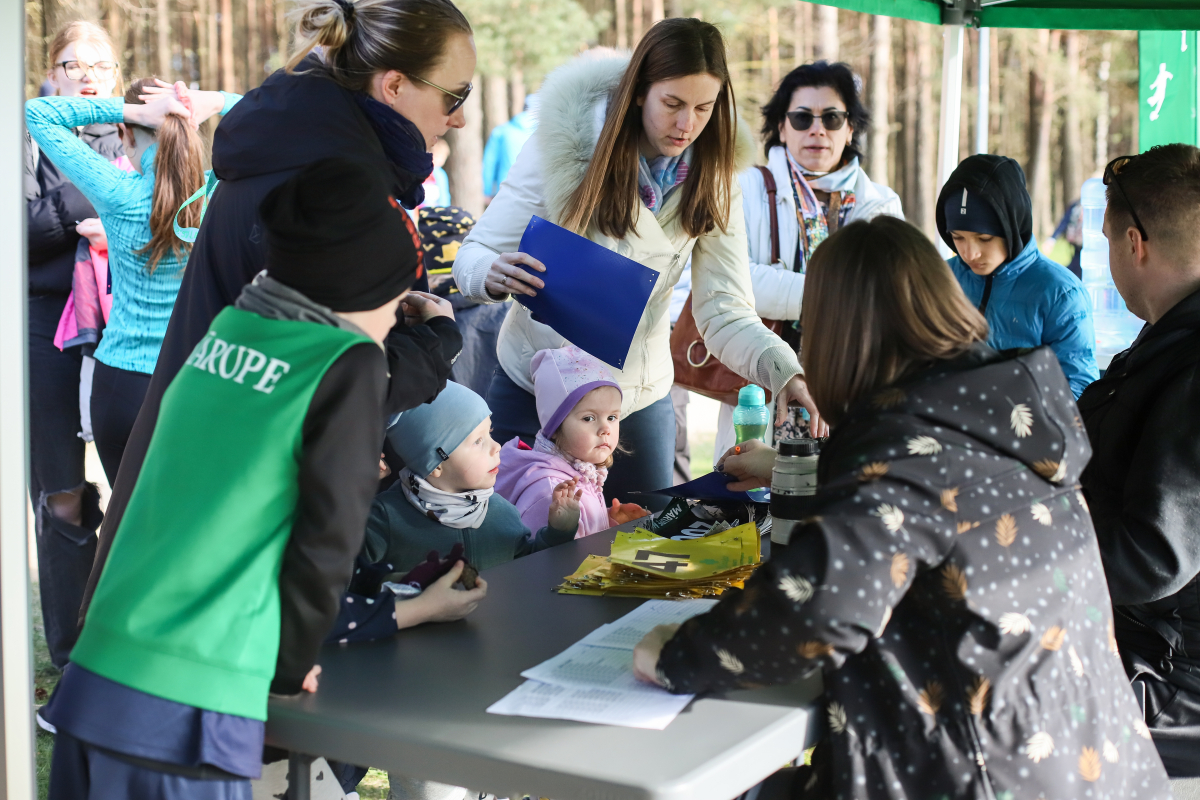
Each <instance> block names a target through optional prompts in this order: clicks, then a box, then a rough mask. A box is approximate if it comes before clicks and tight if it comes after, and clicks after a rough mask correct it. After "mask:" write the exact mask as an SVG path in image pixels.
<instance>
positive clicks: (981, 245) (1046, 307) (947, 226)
mask: <svg viewBox="0 0 1200 800" xmlns="http://www.w3.org/2000/svg"><path fill="white" fill-rule="evenodd" d="M937 228H938V233H940V234H941V236H942V238H943V239H944V240H945V241H946V244H948V245H949V246H950V247H951V248H953V249H954V250H955V252H957V253H958V255H957V256H955V257H954V258H952V259H950V268H951V270H952V271H953V272H954V276H955V277H956V278H958V283H959V285H960V286H962V290H963V292H964V293H965V294H966V296H967V299H968V300H970V301H971V303H973V304H974V305H975V307H976V308H978V309H979V310H980V311H981V312H982V313H983V315H984V317H985V318H986V319H987V322H988V326H989V327H990V328H991V333H990V334H989V336H988V342H987V343H988V344H989V345H990V346H992V347H994V348H996V349H997V350H1008V349H1012V348H1018V347H1041V346H1042V345H1048V346H1049V347H1050V349H1051V350H1053V351H1054V354H1055V355H1056V356H1058V362H1059V364H1060V365H1061V366H1062V370H1063V372H1064V373H1065V374H1066V376H1067V381H1068V382H1069V383H1070V384H1071V391H1072V392H1073V393H1074V395H1075V396H1076V397H1079V395H1080V394H1082V393H1083V390H1084V389H1085V388H1087V385H1088V384H1090V383H1091V382H1092V381H1094V380H1096V379H1097V378H1099V377H1100V372H1099V370H1098V369H1097V368H1096V356H1095V347H1096V336H1095V332H1094V330H1093V328H1092V304H1091V300H1090V298H1089V297H1088V294H1087V291H1086V290H1085V289H1084V288H1083V284H1082V283H1080V282H1079V279H1078V278H1076V277H1075V276H1074V275H1072V274H1071V272H1070V271H1069V270H1067V268H1066V267H1064V266H1062V265H1061V264H1058V263H1057V262H1054V261H1051V260H1050V259H1048V258H1046V257H1045V256H1043V255H1042V253H1041V251H1040V250H1038V246H1037V242H1036V241H1035V239H1034V238H1033V204H1032V202H1031V201H1030V198H1029V192H1028V191H1026V189H1025V173H1024V172H1023V171H1022V170H1021V166H1020V164H1018V163H1017V162H1016V161H1014V160H1012V159H1011V158H1007V157H1005V156H994V155H975V156H971V157H970V158H968V159H966V160H964V161H963V162H962V163H961V164H959V165H958V168H957V169H955V170H954V172H953V173H951V175H950V178H949V180H947V181H946V185H945V187H943V188H942V193H941V196H939V197H938V203H937Z"/></svg>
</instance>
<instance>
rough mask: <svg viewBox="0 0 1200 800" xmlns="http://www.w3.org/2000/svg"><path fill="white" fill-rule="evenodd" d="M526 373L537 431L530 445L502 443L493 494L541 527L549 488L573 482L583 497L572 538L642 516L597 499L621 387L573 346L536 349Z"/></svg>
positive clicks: (615, 431) (616, 428)
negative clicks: (530, 372) (529, 373)
mask: <svg viewBox="0 0 1200 800" xmlns="http://www.w3.org/2000/svg"><path fill="white" fill-rule="evenodd" d="M530 368H531V369H532V370H533V386H534V396H535V398H536V400H537V412H538V421H539V422H540V423H541V424H542V429H541V430H540V431H538V435H537V439H536V441H535V442H534V445H533V447H532V448H530V447H529V446H528V445H526V444H525V443H523V442H522V441H521V440H520V439H517V438H515V437H514V438H513V439H512V440H511V441H509V442H506V443H505V445H504V447H503V448H502V449H501V450H500V476H499V478H498V479H497V480H496V492H497V493H498V494H499V495H500V496H501V497H503V498H504V499H505V500H508V501H509V502H510V503H512V504H513V505H515V506H516V507H517V510H518V511H519V512H520V514H521V521H522V522H524V523H525V525H527V526H533V525H537V526H538V527H536V528H531V529H532V530H538V529H540V528H542V527H545V525H546V520H547V517H548V516H549V513H550V501H551V499H552V497H553V494H554V487H555V486H558V485H559V484H560V483H562V482H563V481H565V480H574V481H577V482H578V486H579V488H580V489H581V490H582V491H583V497H582V499H581V501H580V505H579V532H578V533H577V534H576V535H575V538H579V537H582V536H589V535H591V534H593V533H597V532H599V531H603V530H607V529H608V528H611V527H613V526H614V525H619V524H621V523H624V522H629V521H631V520H634V519H637V518H639V517H642V516H645V515H647V514H649V513H650V512H648V511H646V510H645V509H643V508H641V507H640V506H638V505H636V504H633V503H625V504H622V503H621V502H620V501H619V500H617V499H616V498H614V499H613V502H612V505H611V506H609V505H608V504H606V503H605V501H604V480H605V478H607V477H608V468H609V467H611V466H612V463H613V453H614V452H615V451H616V450H617V449H618V447H619V444H618V440H619V439H620V435H621V387H620V386H618V385H617V382H616V381H614V380H613V376H612V373H610V372H609V371H608V368H607V367H606V366H604V364H602V363H601V362H599V361H597V360H596V359H595V358H593V357H592V356H590V355H588V354H587V353H585V352H583V351H582V350H580V349H579V348H578V347H575V346H574V345H571V346H568V347H563V348H561V349H558V350H540V351H538V352H537V353H535V354H534V356H533V361H532V362H531V363H530Z"/></svg>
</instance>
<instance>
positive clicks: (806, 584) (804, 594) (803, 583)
mask: <svg viewBox="0 0 1200 800" xmlns="http://www.w3.org/2000/svg"><path fill="white" fill-rule="evenodd" d="M779 591H781V592H783V593H784V594H786V595H787V597H788V599H789V600H791V601H792V602H793V603H807V602H808V601H809V600H811V599H812V596H813V595H814V594H815V593H816V590H815V589H813V585H812V582H811V581H809V580H808V579H807V578H804V577H801V576H800V575H784V576H783V577H782V578H780V579H779Z"/></svg>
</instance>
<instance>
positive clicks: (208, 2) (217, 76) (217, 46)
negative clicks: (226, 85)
mask: <svg viewBox="0 0 1200 800" xmlns="http://www.w3.org/2000/svg"><path fill="white" fill-rule="evenodd" d="M217 3H218V0H204V5H205V8H206V9H207V11H206V12H205V13H206V14H207V16H208V21H207V22H208V24H207V28H208V34H207V35H206V36H205V38H206V39H207V40H208V57H207V59H206V60H205V82H204V87H203V88H205V89H208V90H212V89H216V88H218V87H219V86H220V85H221V53H220V51H221V42H220V34H219V31H218V28H217Z"/></svg>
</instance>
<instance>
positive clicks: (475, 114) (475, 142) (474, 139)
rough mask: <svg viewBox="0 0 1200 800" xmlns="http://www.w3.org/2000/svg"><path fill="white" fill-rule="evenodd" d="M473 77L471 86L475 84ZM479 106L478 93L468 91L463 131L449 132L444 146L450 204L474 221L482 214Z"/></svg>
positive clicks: (476, 81)
mask: <svg viewBox="0 0 1200 800" xmlns="http://www.w3.org/2000/svg"><path fill="white" fill-rule="evenodd" d="M479 81H480V76H478V75H476V76H475V78H474V80H473V81H472V82H473V83H476V84H478V83H479ZM482 106H483V103H482V101H481V99H480V97H479V93H478V92H472V93H471V96H470V97H468V98H467V102H466V104H465V105H464V106H463V113H464V114H465V115H466V118H467V124H466V127H464V128H457V129H452V130H450V132H449V133H447V134H446V143H447V144H449V145H450V158H449V159H448V160H447V161H446V173H447V174H448V175H449V177H450V194H451V196H453V197H454V204H455V205H456V206H459V207H460V208H464V209H466V210H467V212H468V213H470V214H472V215H473V216H475V217H476V218H478V217H479V215H480V214H482V213H483V119H482V118H483V107H482Z"/></svg>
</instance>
